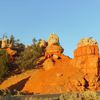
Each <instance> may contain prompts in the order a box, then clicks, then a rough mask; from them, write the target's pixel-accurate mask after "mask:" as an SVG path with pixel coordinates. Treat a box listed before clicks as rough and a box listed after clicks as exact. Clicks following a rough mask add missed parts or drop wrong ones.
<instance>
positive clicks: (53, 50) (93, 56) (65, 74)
mask: <svg viewBox="0 0 100 100" xmlns="http://www.w3.org/2000/svg"><path fill="white" fill-rule="evenodd" d="M49 41H50V43H49ZM52 41H53V42H52ZM44 44H45V43H44ZM47 44H48V45H47V46H46V51H45V61H44V62H43V64H42V68H41V69H38V70H36V71H35V72H34V73H33V74H30V76H28V75H26V76H27V77H29V79H28V80H27V81H26V82H25V84H23V88H22V90H21V91H22V92H26V91H27V92H29V93H40V94H48V93H63V92H70V91H85V90H87V89H88V90H93V91H98V90H100V82H99V80H100V58H99V48H98V43H97V41H96V40H94V39H92V38H85V39H82V40H80V41H79V43H78V45H77V48H76V50H74V58H73V59H72V58H70V57H68V56H65V55H64V54H63V48H62V47H61V46H60V43H59V38H58V37H57V35H55V36H54V34H53V36H52V35H51V36H50V37H49V39H48V42H47ZM16 78H17V76H16V77H15V79H16ZM10 80H11V79H10ZM12 80H14V78H12ZM20 81H21V80H20ZM7 82H8V83H9V79H8V80H7V81H6V82H4V83H2V84H1V85H0V88H2V89H5V88H9V87H11V86H12V84H9V85H7ZM5 83H6V86H5V87H4V84H5ZM14 84H17V85H19V86H20V83H18V82H17V83H13V85H14ZM21 85H22V84H21Z"/></svg>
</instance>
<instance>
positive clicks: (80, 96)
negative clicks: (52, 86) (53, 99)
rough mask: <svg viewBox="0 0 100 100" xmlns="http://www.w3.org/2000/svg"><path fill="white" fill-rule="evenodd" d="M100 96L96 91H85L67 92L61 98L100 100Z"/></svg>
mask: <svg viewBox="0 0 100 100" xmlns="http://www.w3.org/2000/svg"><path fill="white" fill-rule="evenodd" d="M99 99H100V97H99V96H97V95H96V92H92V91H84V92H81V93H73V92H69V93H65V94H62V95H61V96H60V100H99Z"/></svg>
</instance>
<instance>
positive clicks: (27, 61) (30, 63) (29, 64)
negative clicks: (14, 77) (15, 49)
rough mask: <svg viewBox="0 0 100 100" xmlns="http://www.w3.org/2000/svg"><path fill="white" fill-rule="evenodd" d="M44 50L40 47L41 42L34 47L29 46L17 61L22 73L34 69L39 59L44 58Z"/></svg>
mask: <svg viewBox="0 0 100 100" xmlns="http://www.w3.org/2000/svg"><path fill="white" fill-rule="evenodd" d="M43 51H44V49H43V48H41V47H40V46H39V41H38V42H36V43H34V45H31V46H28V47H27V48H25V50H24V51H23V52H21V53H20V55H19V56H18V57H16V59H15V64H16V65H17V66H18V67H19V69H20V70H21V71H25V70H27V69H31V68H34V67H35V66H36V65H37V63H38V59H39V57H41V56H42V54H43Z"/></svg>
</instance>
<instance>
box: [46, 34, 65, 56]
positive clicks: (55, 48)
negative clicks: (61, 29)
mask: <svg viewBox="0 0 100 100" xmlns="http://www.w3.org/2000/svg"><path fill="white" fill-rule="evenodd" d="M62 53H63V48H62V47H61V46H60V43H59V37H58V36H57V35H56V34H50V37H49V39H48V46H47V47H46V52H45V56H46V57H50V56H53V55H55V56H60V54H62Z"/></svg>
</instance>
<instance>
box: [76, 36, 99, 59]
mask: <svg viewBox="0 0 100 100" xmlns="http://www.w3.org/2000/svg"><path fill="white" fill-rule="evenodd" d="M87 55H97V56H99V47H98V43H97V41H96V40H95V39H93V38H92V37H90V38H83V39H81V40H80V41H79V43H78V46H77V49H76V50H75V51H74V57H79V56H87Z"/></svg>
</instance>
